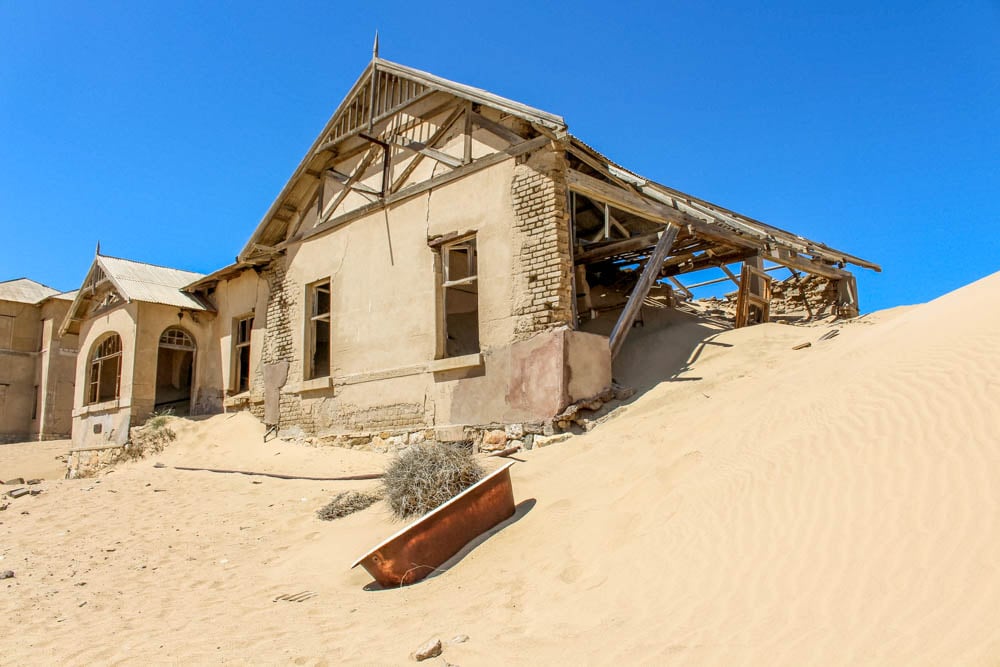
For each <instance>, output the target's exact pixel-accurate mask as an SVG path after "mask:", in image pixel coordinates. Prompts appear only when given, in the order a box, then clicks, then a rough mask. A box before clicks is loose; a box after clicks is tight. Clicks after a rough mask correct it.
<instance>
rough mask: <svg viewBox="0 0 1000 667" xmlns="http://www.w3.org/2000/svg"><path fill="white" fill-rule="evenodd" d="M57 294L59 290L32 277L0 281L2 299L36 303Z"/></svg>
mask: <svg viewBox="0 0 1000 667" xmlns="http://www.w3.org/2000/svg"><path fill="white" fill-rule="evenodd" d="M57 294H59V290H55V289H52V288H51V287H49V286H48V285H43V284H42V283H40V282H38V281H35V280H31V279H30V278H15V279H14V280H5V281H3V282H0V301H14V302H16V303H30V304H36V303H40V302H42V301H44V300H45V299H47V298H48V297H50V296H55V295H57Z"/></svg>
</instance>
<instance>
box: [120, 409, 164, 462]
mask: <svg viewBox="0 0 1000 667" xmlns="http://www.w3.org/2000/svg"><path fill="white" fill-rule="evenodd" d="M172 415H173V413H172V412H170V411H167V412H154V413H153V415H152V416H151V417H150V418H149V419H147V420H146V423H145V424H143V425H142V426H141V427H140V428H137V429H135V431H133V432H132V441H131V442H129V443H128V444H127V445H125V447H124V449H122V458H123V459H125V460H126V461H138V460H139V459H141V458H143V457H144V456H148V455H149V454H157V453H159V452H162V451H163V449H164V447H166V446H167V445H168V444H169V443H171V442H173V441H174V440H176V439H177V434H176V433H174V430H173V429H172V428H170V426H169V422H170V417H171V416H172Z"/></svg>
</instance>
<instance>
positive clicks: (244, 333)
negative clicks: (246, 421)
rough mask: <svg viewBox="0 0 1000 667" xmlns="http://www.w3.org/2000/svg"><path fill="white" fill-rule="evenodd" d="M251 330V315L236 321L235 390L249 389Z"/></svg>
mask: <svg viewBox="0 0 1000 667" xmlns="http://www.w3.org/2000/svg"><path fill="white" fill-rule="evenodd" d="M252 331H253V315H250V316H249V317H243V318H240V319H238V320H237V321H236V346H235V347H236V355H235V356H236V391H237V393H241V392H244V391H247V390H249V389H250V333H251V332H252Z"/></svg>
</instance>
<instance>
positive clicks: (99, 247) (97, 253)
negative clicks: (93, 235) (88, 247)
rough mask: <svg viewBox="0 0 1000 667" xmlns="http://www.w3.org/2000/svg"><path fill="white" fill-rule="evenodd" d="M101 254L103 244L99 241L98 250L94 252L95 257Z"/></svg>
mask: <svg viewBox="0 0 1000 667" xmlns="http://www.w3.org/2000/svg"><path fill="white" fill-rule="evenodd" d="M100 254H101V242H100V241H98V242H97V250H95V251H94V256H95V257H96V256H97V255H100Z"/></svg>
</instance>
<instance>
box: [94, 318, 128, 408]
mask: <svg viewBox="0 0 1000 667" xmlns="http://www.w3.org/2000/svg"><path fill="white" fill-rule="evenodd" d="M121 377H122V339H121V336H119V335H118V334H116V333H113V334H111V335H110V336H106V337H105V338H102V339H101V340H99V341H98V342H97V344H96V345H94V351H93V353H92V354H91V355H90V382H89V383H88V384H87V403H88V404H90V403H102V402H104V401H113V400H114V399H116V398H118V396H119V393H120V391H121Z"/></svg>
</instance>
